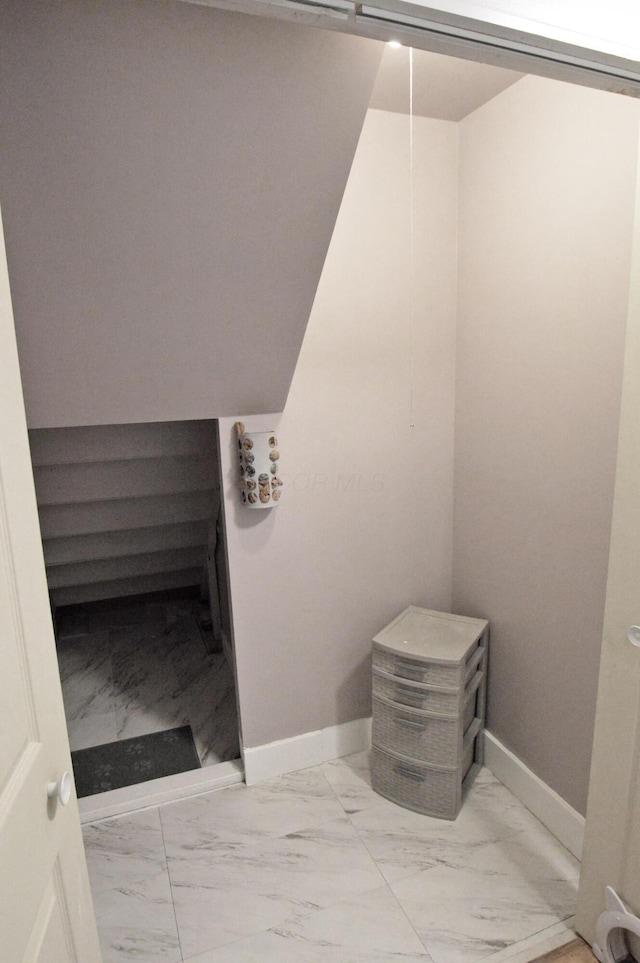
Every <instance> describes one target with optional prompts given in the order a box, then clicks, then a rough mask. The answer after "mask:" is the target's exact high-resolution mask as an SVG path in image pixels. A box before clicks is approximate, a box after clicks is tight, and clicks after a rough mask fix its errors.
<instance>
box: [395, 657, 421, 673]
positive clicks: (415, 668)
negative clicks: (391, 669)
mask: <svg viewBox="0 0 640 963" xmlns="http://www.w3.org/2000/svg"><path fill="white" fill-rule="evenodd" d="M396 666H397V668H398V669H404V670H405V671H406V672H417V674H418V675H424V673H425V667H424V666H423V665H420V664H419V663H417V662H403V661H402V660H401V659H398V660H397V661H396Z"/></svg>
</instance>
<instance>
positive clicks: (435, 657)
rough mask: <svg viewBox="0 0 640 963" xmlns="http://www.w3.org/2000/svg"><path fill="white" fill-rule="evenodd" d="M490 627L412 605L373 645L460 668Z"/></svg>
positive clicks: (480, 622) (485, 623)
mask: <svg viewBox="0 0 640 963" xmlns="http://www.w3.org/2000/svg"><path fill="white" fill-rule="evenodd" d="M488 624H489V623H488V622H487V621H486V620H485V619H470V618H467V617H466V616H463V615H450V614H448V613H446V612H433V611H431V609H422V608H419V607H418V606H417V605H410V606H409V607H408V608H406V609H405V610H404V612H401V613H400V615H399V616H398V617H397V618H395V619H394V620H393V622H390V623H389V625H387V627H386V628H384V629H382V631H381V632H378V634H377V635H375V636H374V637H373V642H374V644H375V645H379V646H381V647H382V648H384V649H387V650H388V651H389V652H393V653H394V654H395V655H404V656H407V657H409V658H417V659H429V660H430V661H434V662H447V663H453V664H458V665H459V664H460V663H462V662H464V660H465V659H466V657H467V655H468V654H469V653H470V652H471V651H473V649H475V648H476V647H477V643H478V639H479V638H480V636H481V635H482V633H483V632H484V631H485V629H486V628H487V626H488Z"/></svg>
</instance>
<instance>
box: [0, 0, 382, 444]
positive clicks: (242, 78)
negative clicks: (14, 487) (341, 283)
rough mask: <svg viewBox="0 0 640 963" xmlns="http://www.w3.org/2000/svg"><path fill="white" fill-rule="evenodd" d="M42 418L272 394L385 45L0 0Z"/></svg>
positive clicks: (188, 415)
mask: <svg viewBox="0 0 640 963" xmlns="http://www.w3.org/2000/svg"><path fill="white" fill-rule="evenodd" d="M0 38H1V39H0V85H1V87H2V94H3V95H2V100H1V102H0V120H1V122H2V127H3V158H2V165H1V166H0V192H1V196H2V208H3V215H4V226H5V236H6V242H7V258H8V264H9V276H10V281H11V290H12V297H13V307H14V313H15V320H16V329H17V336H18V348H19V353H20V363H21V369H22V373H23V381H24V386H25V401H26V407H27V417H28V421H29V425H30V427H31V428H42V427H60V426H71V425H86V424H109V423H123V422H145V421H163V420H177V419H179V420H189V419H194V418H212V417H216V416H219V415H222V414H233V413H235V412H237V411H248V410H250V411H261V410H262V411H265V410H267V411H268V410H272V409H281V408H282V407H283V406H284V402H285V399H286V395H287V391H288V389H289V385H290V382H291V377H292V375H293V370H294V367H295V363H296V360H297V357H298V351H299V348H300V343H301V341H302V337H303V335H304V329H305V325H306V323H307V320H308V317H309V312H310V310H311V306H312V303H313V298H314V295H315V291H316V287H317V283H318V279H319V277H320V272H321V270H322V264H323V261H324V257H325V254H326V250H327V246H328V244H329V241H330V238H331V232H332V230H333V225H334V222H335V217H336V214H337V211H338V207H339V204H340V199H341V197H342V192H343V189H344V185H345V183H346V180H347V177H348V173H349V168H350V166H351V161H352V159H353V153H354V150H355V147H356V144H357V140H358V136H359V133H360V128H361V125H362V121H363V118H364V115H365V112H366V108H367V103H368V100H369V94H370V91H371V87H372V85H373V81H374V78H375V72H376V68H377V65H378V61H379V58H380V55H381V51H382V45H381V44H379V43H377V42H374V41H368V40H362V39H359V38H354V37H347V36H341V35H339V34H336V33H330V32H326V31H323V30H317V29H312V28H304V27H298V26H295V25H290V24H285V23H280V22H278V23H275V22H272V21H268V20H264V19H261V18H258V17H252V16H247V15H241V14H233V13H228V12H225V11H221V10H214V9H211V8H207V7H204V6H198V5H193V4H187V3H180V2H169V0H109V2H108V3H104V2H102V0H54V2H51V0H29V2H28V3H25V2H24V0H6V2H4V3H2V5H1V6H0Z"/></svg>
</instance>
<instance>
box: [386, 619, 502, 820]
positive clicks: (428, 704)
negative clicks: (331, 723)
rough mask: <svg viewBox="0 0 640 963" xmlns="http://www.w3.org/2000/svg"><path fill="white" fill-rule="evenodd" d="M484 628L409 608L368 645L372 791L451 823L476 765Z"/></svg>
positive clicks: (480, 758) (482, 701)
mask: <svg viewBox="0 0 640 963" xmlns="http://www.w3.org/2000/svg"><path fill="white" fill-rule="evenodd" d="M488 641H489V625H488V622H486V621H485V620H484V619H470V618H466V617H464V616H458V615H449V614H448V613H445V612H433V611H431V610H430V609H422V608H418V607H417V606H414V605H411V606H409V608H407V609H405V611H404V612H402V613H401V614H400V615H399V616H398V617H397V618H396V619H394V621H393V622H391V624H390V625H388V626H387V627H386V628H385V629H383V630H382V632H379V633H378V635H376V636H375V637H374V639H373V753H372V768H371V778H372V785H373V788H374V789H375V790H376V792H379V793H380V794H381V795H383V796H386V797H387V798H388V799H392V800H393V801H394V802H396V803H399V804H400V805H401V806H405V807H406V808H408V809H414V810H416V811H418V812H422V813H426V814H428V815H431V816H439V817H441V818H444V819H455V818H456V816H457V815H458V812H459V811H460V807H461V805H462V802H463V800H464V797H465V795H466V793H467V791H468V789H469V788H470V786H471V784H472V783H473V780H474V778H475V775H476V773H477V772H478V770H479V768H480V766H481V765H482V761H483V732H484V720H485V704H486V678H487V673H486V669H487V648H488Z"/></svg>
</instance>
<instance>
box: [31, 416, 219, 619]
mask: <svg viewBox="0 0 640 963" xmlns="http://www.w3.org/2000/svg"><path fill="white" fill-rule="evenodd" d="M29 441H30V445H31V457H32V461H33V465H34V478H35V484H36V494H37V498H38V510H39V514H40V526H41V530H42V538H43V546H44V556H45V562H46V567H47V581H48V584H49V589H50V591H51V596H52V599H53V601H54V602H55V603H56V604H57V605H69V604H72V603H76V602H87V601H95V600H96V599H105V598H115V597H119V596H124V595H134V594H137V593H139V592H153V591H157V590H159V589H165V588H179V587H181V586H187V585H200V584H201V582H202V579H203V570H204V568H205V565H206V553H207V541H208V531H209V525H210V523H211V520H212V519H214V518H215V514H216V511H217V505H218V501H219V486H218V466H217V438H216V431H215V423H214V422H209V421H199V422H172V423H168V424H162V423H158V424H148V425H99V426H92V427H81V428H57V429H56V428H42V429H36V430H31V431H30V433H29Z"/></svg>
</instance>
